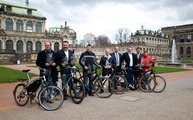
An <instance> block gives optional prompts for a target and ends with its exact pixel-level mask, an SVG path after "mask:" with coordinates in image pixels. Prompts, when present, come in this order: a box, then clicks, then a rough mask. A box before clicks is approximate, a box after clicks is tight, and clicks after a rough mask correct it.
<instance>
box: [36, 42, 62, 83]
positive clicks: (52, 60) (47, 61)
mask: <svg viewBox="0 0 193 120" xmlns="http://www.w3.org/2000/svg"><path fill="white" fill-rule="evenodd" d="M36 65H37V66H39V67H40V68H44V69H46V70H48V74H47V75H46V79H47V80H48V81H49V85H56V82H57V81H58V75H57V69H56V66H57V65H58V60H57V54H56V53H55V52H54V51H53V50H52V49H51V42H45V50H43V51H41V52H39V53H38V56H37V60H36Z"/></svg>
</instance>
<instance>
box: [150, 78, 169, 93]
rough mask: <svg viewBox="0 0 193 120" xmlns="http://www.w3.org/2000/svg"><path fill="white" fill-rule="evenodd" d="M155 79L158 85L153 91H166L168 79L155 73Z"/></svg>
mask: <svg viewBox="0 0 193 120" xmlns="http://www.w3.org/2000/svg"><path fill="white" fill-rule="evenodd" d="M155 81H156V87H155V89H154V90H153V92H155V93H161V92H162V91H164V90H165V88H166V80H165V79H164V78H163V77H161V76H159V75H155Z"/></svg>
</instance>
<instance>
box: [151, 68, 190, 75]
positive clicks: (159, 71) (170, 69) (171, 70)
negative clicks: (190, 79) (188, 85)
mask: <svg viewBox="0 0 193 120" xmlns="http://www.w3.org/2000/svg"><path fill="white" fill-rule="evenodd" d="M154 70H155V73H156V74H159V73H169V72H180V71H188V70H189V69H185V68H170V67H160V66H156V67H154Z"/></svg>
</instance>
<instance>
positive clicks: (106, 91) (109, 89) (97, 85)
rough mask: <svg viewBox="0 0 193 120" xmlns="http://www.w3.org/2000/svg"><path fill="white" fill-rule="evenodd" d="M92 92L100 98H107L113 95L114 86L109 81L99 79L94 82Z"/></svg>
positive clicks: (107, 79) (102, 78)
mask: <svg viewBox="0 0 193 120" xmlns="http://www.w3.org/2000/svg"><path fill="white" fill-rule="evenodd" d="M94 92H95V94H96V95H97V96H98V97H100V98H109V97H110V96H111V95H112V94H113V93H114V85H113V82H112V80H111V79H109V78H104V77H99V78H98V79H96V80H95V82H94Z"/></svg>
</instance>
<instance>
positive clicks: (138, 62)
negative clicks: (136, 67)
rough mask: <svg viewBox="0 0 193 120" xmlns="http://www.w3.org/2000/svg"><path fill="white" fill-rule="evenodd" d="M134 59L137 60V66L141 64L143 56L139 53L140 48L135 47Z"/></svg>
mask: <svg viewBox="0 0 193 120" xmlns="http://www.w3.org/2000/svg"><path fill="white" fill-rule="evenodd" d="M136 52H137V53H136V58H137V64H140V63H141V57H142V56H143V54H142V53H141V48H140V47H137V48H136Z"/></svg>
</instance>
